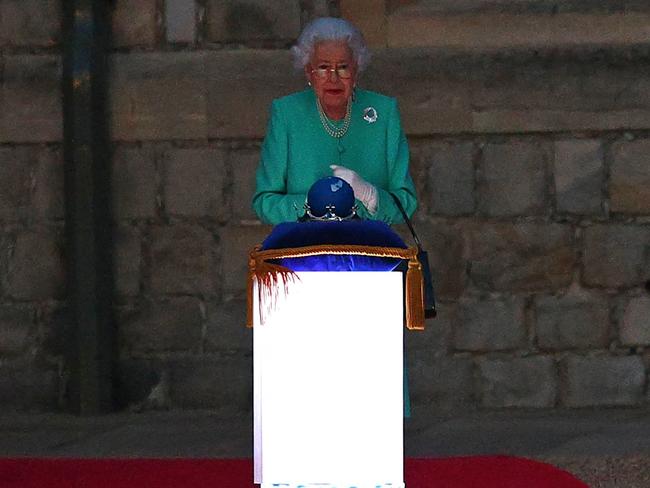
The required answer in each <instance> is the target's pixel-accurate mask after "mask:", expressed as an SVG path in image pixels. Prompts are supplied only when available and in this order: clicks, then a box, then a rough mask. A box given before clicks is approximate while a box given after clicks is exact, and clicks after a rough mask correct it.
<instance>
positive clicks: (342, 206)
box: [307, 176, 354, 217]
mask: <svg viewBox="0 0 650 488" xmlns="http://www.w3.org/2000/svg"><path fill="white" fill-rule="evenodd" d="M307 205H309V210H310V212H311V213H312V215H314V216H316V217H322V216H324V215H325V214H327V213H328V212H331V213H333V214H335V215H337V216H338V217H347V216H348V215H350V214H351V213H352V207H354V190H353V189H352V187H351V186H350V185H349V183H348V182H347V181H345V180H343V179H341V178H339V177H337V176H328V177H326V178H321V179H320V180H318V181H317V182H316V183H314V184H313V185H312V186H311V188H310V189H309V192H308V193H307Z"/></svg>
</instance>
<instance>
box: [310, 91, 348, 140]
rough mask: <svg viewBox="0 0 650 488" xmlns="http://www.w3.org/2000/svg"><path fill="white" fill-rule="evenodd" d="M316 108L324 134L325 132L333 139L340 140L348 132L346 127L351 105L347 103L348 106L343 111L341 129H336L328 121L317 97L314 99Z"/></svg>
mask: <svg viewBox="0 0 650 488" xmlns="http://www.w3.org/2000/svg"><path fill="white" fill-rule="evenodd" d="M316 106H317V107H318V115H319V116H320V122H321V124H323V128H324V129H325V132H327V133H328V134H329V135H330V136H332V137H334V138H335V139H340V138H341V137H343V136H344V135H345V133H346V132H347V131H348V127H350V114H351V113H352V108H351V107H352V104H351V103H350V102H349V101H348V106H347V109H346V110H345V117H344V119H343V125H342V126H341V127H336V126H335V125H334V124H332V123H331V122H330V121H329V119H328V118H327V115H325V111H324V110H323V106H322V105H321V104H320V100H319V99H318V97H316Z"/></svg>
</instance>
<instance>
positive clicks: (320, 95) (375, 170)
mask: <svg viewBox="0 0 650 488" xmlns="http://www.w3.org/2000/svg"><path fill="white" fill-rule="evenodd" d="M292 53H293V56H294V60H295V64H296V66H297V67H298V68H299V69H300V70H302V71H304V73H305V76H306V78H307V84H308V85H309V86H308V87H307V88H306V89H305V90H303V91H300V92H298V93H294V94H292V95H289V96H286V97H283V98H279V99H276V100H274V101H273V103H272V105H271V117H270V121H269V125H268V129H267V133H266V138H265V139H264V144H263V146H262V154H261V160H260V164H259V167H258V169H257V175H256V184H257V187H256V192H255V195H254V197H253V208H254V209H255V212H256V213H257V215H258V216H259V217H260V218H261V219H262V220H263V221H264V222H267V223H270V224H278V223H281V222H295V221H296V220H298V218H299V217H301V216H302V215H303V213H304V203H305V200H306V195H307V192H308V190H309V188H310V187H311V185H312V184H313V183H314V182H315V181H317V180H318V179H320V178H323V177H325V176H330V175H334V176H338V177H340V178H342V179H344V180H345V181H347V182H348V183H349V184H350V186H352V189H353V190H354V195H355V198H356V200H357V205H358V214H359V216H360V217H362V218H368V219H375V220H382V221H385V222H388V223H392V222H400V221H402V216H401V213H400V211H399V209H398V208H397V206H396V204H395V202H394V200H393V198H392V197H391V195H390V194H391V193H392V194H393V195H395V196H396V197H397V198H398V199H399V201H400V202H401V204H402V206H403V207H404V209H405V210H406V212H407V214H409V215H411V214H412V213H413V212H414V211H415V208H416V206H417V202H416V196H415V189H414V186H413V181H412V180H411V177H410V175H409V169H408V163H409V151H408V144H407V142H406V137H405V136H404V132H403V131H402V126H401V121H400V115H399V111H398V108H397V102H396V100H395V99H393V98H389V97H386V96H384V95H380V94H378V93H374V92H371V91H367V90H362V89H360V88H358V87H357V80H358V77H359V74H360V73H361V72H362V71H363V69H364V68H365V67H366V65H367V63H368V60H369V52H368V49H367V48H366V45H365V42H364V40H363V36H362V35H361V33H360V32H359V31H358V30H357V29H356V28H355V27H354V26H353V25H351V24H350V23H349V22H347V21H345V20H343V19H338V18H327V17H326V18H319V19H316V20H314V21H313V22H312V23H310V24H309V25H308V26H307V27H305V29H304V31H303V32H302V34H301V35H300V37H299V38H298V42H297V44H296V46H294V47H293V48H292Z"/></svg>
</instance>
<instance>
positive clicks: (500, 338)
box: [453, 297, 526, 351]
mask: <svg viewBox="0 0 650 488" xmlns="http://www.w3.org/2000/svg"><path fill="white" fill-rule="evenodd" d="M458 305H459V306H458V321H457V322H456V324H455V327H454V332H453V333H454V348H455V349H457V350H462V351H500V350H512V349H519V348H522V347H524V346H525V345H526V322H525V320H526V319H525V314H524V302H523V300H522V299H521V298H516V297H506V298H500V299H488V300H477V299H471V298H461V299H460V301H459V304H458Z"/></svg>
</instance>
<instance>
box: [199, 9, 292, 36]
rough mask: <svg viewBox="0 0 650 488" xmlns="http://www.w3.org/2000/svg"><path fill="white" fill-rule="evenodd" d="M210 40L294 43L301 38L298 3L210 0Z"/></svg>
mask: <svg viewBox="0 0 650 488" xmlns="http://www.w3.org/2000/svg"><path fill="white" fill-rule="evenodd" d="M206 6H207V37H208V40H209V41H212V42H244V43H246V42H247V41H269V40H294V39H296V38H297V37H298V34H300V13H301V12H300V2H296V1H295V0H277V1H274V2H267V1H264V0H207V2H206Z"/></svg>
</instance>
